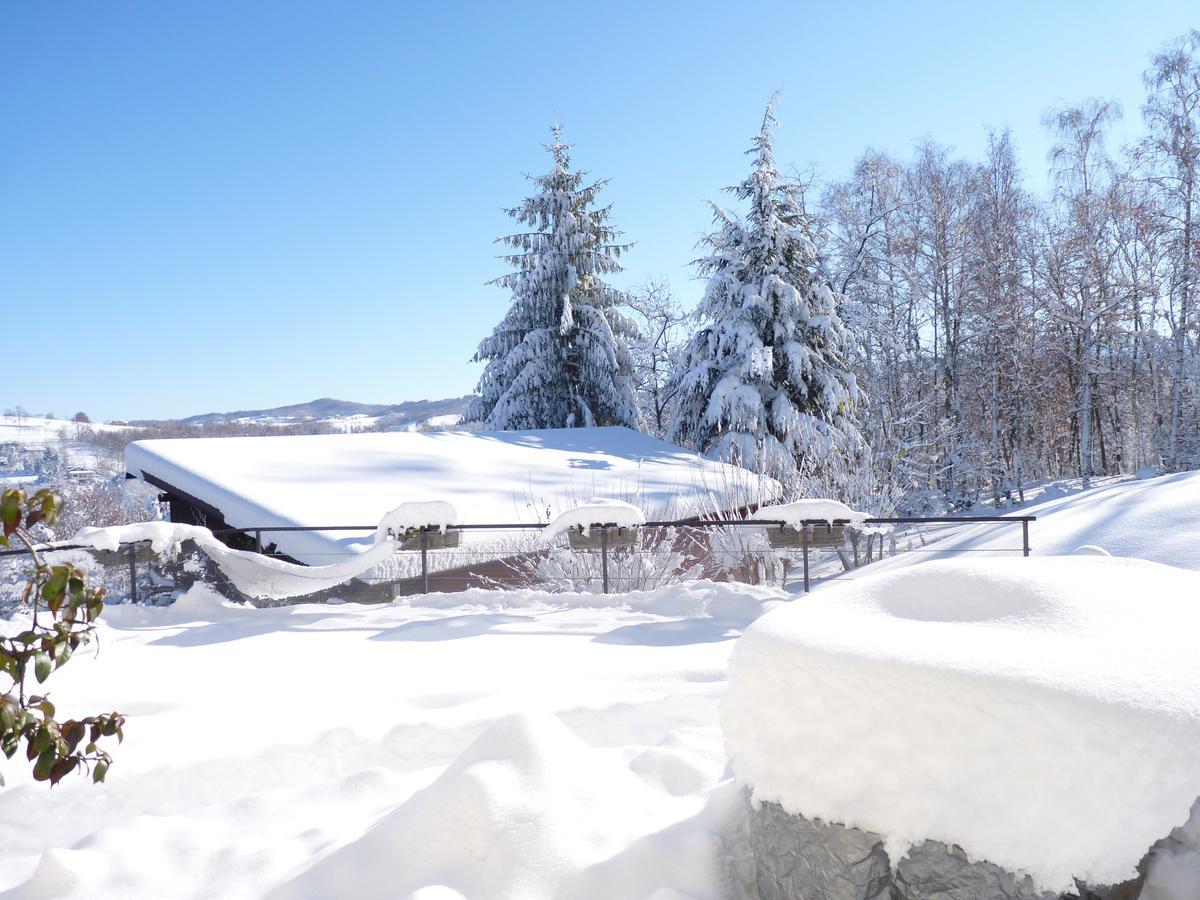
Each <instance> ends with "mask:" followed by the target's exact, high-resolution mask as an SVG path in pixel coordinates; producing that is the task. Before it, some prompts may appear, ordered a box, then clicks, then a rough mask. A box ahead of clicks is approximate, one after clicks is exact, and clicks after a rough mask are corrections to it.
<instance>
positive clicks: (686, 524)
mask: <svg viewBox="0 0 1200 900" xmlns="http://www.w3.org/2000/svg"><path fill="white" fill-rule="evenodd" d="M1035 521H1037V516H889V517H872V518H867V519H863V520H861V521H859V522H856V523H851V522H850V521H849V520H844V519H841V520H834V521H832V522H830V521H828V520H826V519H804V520H802V521H801V522H798V523H794V524H798V525H801V526H802V527H801V528H800V529H799V531H800V533H801V535H802V539H801V547H800V549H801V565H802V568H803V578H804V590H805V592H806V593H807V592H809V591H811V589H812V575H811V554H812V552H813V549H814V548H813V547H811V546H810V541H809V534H810V531H811V529H813V528H818V527H828V526H839V527H845V526H851V525H861V526H863V527H865V528H868V529H871V528H883V527H887V526H896V525H951V526H959V527H961V526H967V525H981V524H1008V523H1013V524H1020V526H1021V547H1020V550H1021V555H1022V556H1029V553H1030V545H1029V523H1030V522H1035ZM789 524H792V523H788V522H785V521H783V520H781V519H675V520H666V521H650V522H646V523H644V524H643V525H642V526H640V527H641V528H645V529H654V528H687V529H713V528H722V529H723V528H759V529H762V528H781V529H782V528H784V527H785V526H788V525H789ZM377 527H378V526H376V525H328V526H317V525H257V526H250V527H244V528H227V529H221V530H218V531H214V532H213V534H214V535H217V536H218V537H219V536H226V535H235V534H242V535H246V536H247V537H249V536H251V535H252V536H253V538H254V546H255V549H256V550H257V551H258V552H259V553H262V552H263V542H262V536H263V534H271V533H277V532H316V531H322V532H338V531H348V532H355V531H357V532H374V531H375V530H376V528H377ZM546 527H547V523H536V522H535V523H520V522H506V523H493V524H461V525H449V526H447V527H446V531H457V532H466V531H540V530H542V529H544V528H546ZM591 528H592V529H593V530H595V529H598V530H600V531H601V543H600V548H599V550H600V558H601V576H600V577H601V580H602V591H603V593H605V594H607V593H609V535H610V534H612V533H613V532H615V531H617V530H618V528H619V526H618V525H617V524H616V523H612V522H609V523H595V524H594V525H592V526H591ZM440 531H441V529H440V528H422V529H418V530H417V533H418V535H419V537H420V541H421V546H420V551H419V552H420V554H421V571H420V579H421V585H422V591H423V592H424V593H428V592H429V585H430V574H431V573H430V569H429V538H428V536H429V535H430V534H432V533H434V532H440ZM1016 549H1017V548H1012V551H1013V552H1015V550H1016ZM854 550H855V553H857V546H855V548H854ZM576 552H588V551H576ZM917 552H921V551H917ZM932 552H938V551H937V550H934V551H932ZM958 552H972V551H969V550H961V551H958ZM975 552H979V551H975ZM983 552H1008V551H1007V550H1006V549H1000V550H993V549H989V550H986V551H983ZM270 555H274V556H284V555H285V554H278V553H276V554H270ZM870 561H871V560H870V559H868V560H867V562H868V563H869V562H870Z"/></svg>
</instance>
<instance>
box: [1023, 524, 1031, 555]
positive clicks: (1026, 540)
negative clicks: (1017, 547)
mask: <svg viewBox="0 0 1200 900" xmlns="http://www.w3.org/2000/svg"><path fill="white" fill-rule="evenodd" d="M1021 550H1022V554H1021V555H1022V556H1028V555H1029V520H1028V519H1022V520H1021Z"/></svg>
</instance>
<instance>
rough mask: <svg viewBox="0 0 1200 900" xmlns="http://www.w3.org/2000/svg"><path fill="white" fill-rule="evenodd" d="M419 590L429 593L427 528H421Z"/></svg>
mask: <svg viewBox="0 0 1200 900" xmlns="http://www.w3.org/2000/svg"><path fill="white" fill-rule="evenodd" d="M421 592H422V593H425V594H428V593H429V530H428V529H426V528H424V527H422V528H421Z"/></svg>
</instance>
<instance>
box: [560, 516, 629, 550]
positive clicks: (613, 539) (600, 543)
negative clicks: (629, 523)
mask: <svg viewBox="0 0 1200 900" xmlns="http://www.w3.org/2000/svg"><path fill="white" fill-rule="evenodd" d="M606 532H607V533H606ZM606 539H607V542H608V543H607V546H608V549H609V550H624V549H628V548H629V547H632V546H633V545H634V543H635V542H636V541H637V529H636V528H623V527H620V528H610V527H606V526H604V525H601V524H600V523H598V522H597V523H593V524H592V525H591V526H590V527H589V528H587V529H586V530H585V529H584V528H582V527H579V526H576V527H574V528H572V529H570V530H569V531H568V532H567V543H569V544H570V545H571V549H572V550H601V549H603V548H604V547H605V540H606Z"/></svg>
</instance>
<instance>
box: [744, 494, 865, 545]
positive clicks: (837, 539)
mask: <svg viewBox="0 0 1200 900" xmlns="http://www.w3.org/2000/svg"><path fill="white" fill-rule="evenodd" d="M750 518H751V519H754V520H761V521H765V522H783V523H784V524H783V525H769V526H766V527H765V530H766V533H767V541H768V542H769V543H770V545H771V546H772V547H774V548H776V549H780V550H782V549H789V548H792V547H803V546H804V542H805V534H804V533H805V532H807V533H808V546H810V547H840V546H842V543H843V542H844V541H845V539H846V526H847V525H851V526H856V525H861V524H862V521H863V520H864V519H865V518H866V514H865V513H860V512H855V511H854V510H852V509H851V508H850V507H848V506H846V505H845V504H844V503H839V502H838V501H836V500H796V501H795V502H793V503H783V504H780V505H778V506H763V507H760V508H759V509H757V510H756V511H755V512H754V513H752V514H751V516H750Z"/></svg>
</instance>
